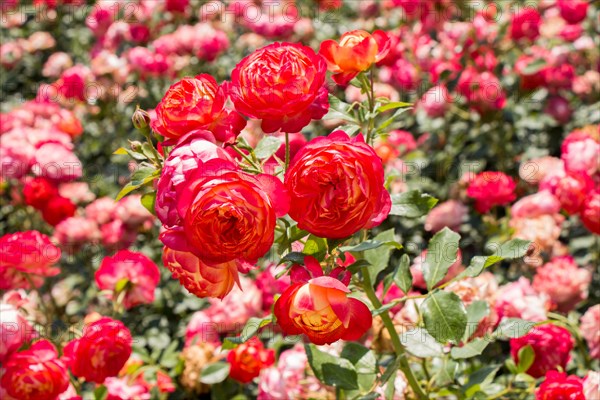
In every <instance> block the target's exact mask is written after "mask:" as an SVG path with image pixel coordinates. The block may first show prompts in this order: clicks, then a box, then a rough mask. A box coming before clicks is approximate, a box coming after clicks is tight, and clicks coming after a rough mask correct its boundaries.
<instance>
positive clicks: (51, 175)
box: [32, 143, 83, 182]
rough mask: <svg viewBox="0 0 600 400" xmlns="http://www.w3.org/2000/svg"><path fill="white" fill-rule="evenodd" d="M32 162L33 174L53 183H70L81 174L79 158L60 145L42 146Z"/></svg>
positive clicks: (47, 144) (46, 144)
mask: <svg viewBox="0 0 600 400" xmlns="http://www.w3.org/2000/svg"><path fill="white" fill-rule="evenodd" d="M34 160H35V161H34V164H33V167H32V170H33V173H34V174H36V175H37V176H43V177H45V178H48V179H51V180H54V181H58V182H66V181H71V180H74V179H78V178H81V176H82V174H83V172H82V168H83V167H82V164H81V161H79V158H77V156H76V155H75V154H73V151H72V149H70V148H67V147H65V146H64V145H62V144H60V143H45V144H42V145H41V146H40V147H38V149H37V150H36V151H35V156H34Z"/></svg>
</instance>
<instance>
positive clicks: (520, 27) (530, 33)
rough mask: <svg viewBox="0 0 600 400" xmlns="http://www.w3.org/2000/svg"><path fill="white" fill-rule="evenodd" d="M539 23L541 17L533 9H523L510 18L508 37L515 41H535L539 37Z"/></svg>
mask: <svg viewBox="0 0 600 400" xmlns="http://www.w3.org/2000/svg"><path fill="white" fill-rule="evenodd" d="M567 1H570V0H567ZM541 23H542V17H541V16H540V13H539V12H538V11H537V10H536V9H535V8H533V7H523V9H522V10H520V11H518V12H517V13H515V14H514V15H513V16H512V21H511V24H510V36H511V37H512V38H513V39H515V40H519V39H522V38H527V39H529V40H535V39H536V38H537V37H538V36H539V35H540V25H541Z"/></svg>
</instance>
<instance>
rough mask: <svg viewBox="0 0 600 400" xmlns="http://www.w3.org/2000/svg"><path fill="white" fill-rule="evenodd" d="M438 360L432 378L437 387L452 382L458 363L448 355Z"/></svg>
mask: <svg viewBox="0 0 600 400" xmlns="http://www.w3.org/2000/svg"><path fill="white" fill-rule="evenodd" d="M434 360H435V359H434ZM440 362H441V364H440V365H439V366H438V368H437V371H436V373H435V375H434V377H433V380H434V382H435V384H436V385H437V386H438V387H442V386H448V385H450V384H452V383H453V382H454V378H455V377H456V371H457V370H458V364H457V363H456V362H455V361H454V360H452V359H451V358H450V357H443V358H441V360H440Z"/></svg>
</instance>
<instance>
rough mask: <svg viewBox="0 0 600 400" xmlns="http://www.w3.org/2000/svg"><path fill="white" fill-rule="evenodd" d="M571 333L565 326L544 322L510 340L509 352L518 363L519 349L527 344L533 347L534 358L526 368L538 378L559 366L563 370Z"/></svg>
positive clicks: (571, 341) (571, 347)
mask: <svg viewBox="0 0 600 400" xmlns="http://www.w3.org/2000/svg"><path fill="white" fill-rule="evenodd" d="M574 343H575V342H574V340H573V337H572V336H571V333H570V332H569V331H568V330H566V329H565V328H561V327H559V326H556V325H553V324H544V325H540V326H536V327H534V328H533V329H532V330H531V331H530V332H529V333H528V334H526V335H525V336H521V337H519V338H516V339H511V340H510V353H511V355H512V357H513V359H514V360H515V363H517V364H518V363H519V350H521V348H523V347H525V346H527V345H529V346H531V347H532V348H533V351H534V353H535V359H534V361H533V364H532V365H531V367H529V369H528V370H527V373H528V374H529V375H531V376H533V377H534V378H540V377H542V376H544V375H545V374H546V372H548V371H552V370H556V369H558V368H559V367H560V368H562V369H563V370H564V369H565V368H566V366H567V363H568V362H569V359H570V358H571V356H570V355H569V353H570V352H571V350H572V349H573V345H574Z"/></svg>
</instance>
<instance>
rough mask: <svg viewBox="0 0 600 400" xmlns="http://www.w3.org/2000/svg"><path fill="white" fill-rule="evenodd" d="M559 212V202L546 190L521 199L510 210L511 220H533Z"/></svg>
mask: <svg viewBox="0 0 600 400" xmlns="http://www.w3.org/2000/svg"><path fill="white" fill-rule="evenodd" d="M559 212H560V202H559V201H558V199H557V198H556V197H555V196H554V195H552V193H550V192H549V191H547V190H541V191H539V192H537V193H535V194H532V195H529V196H525V197H522V198H521V199H519V201H517V202H516V203H515V204H513V205H512V207H511V209H510V215H511V217H512V218H535V217H539V216H540V215H546V214H557V213H559Z"/></svg>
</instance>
